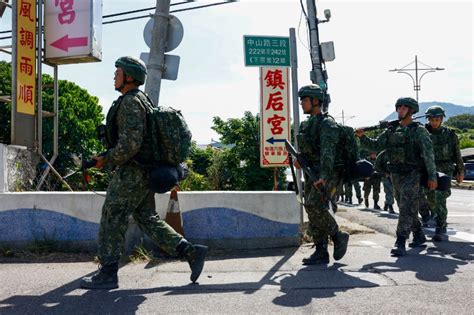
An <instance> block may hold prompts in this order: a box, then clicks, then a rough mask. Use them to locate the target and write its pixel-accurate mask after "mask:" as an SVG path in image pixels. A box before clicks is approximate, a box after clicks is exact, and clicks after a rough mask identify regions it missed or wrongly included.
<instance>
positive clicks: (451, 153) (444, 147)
mask: <svg viewBox="0 0 474 315" xmlns="http://www.w3.org/2000/svg"><path fill="white" fill-rule="evenodd" d="M425 128H426V130H428V132H429V133H430V138H431V141H432V142H433V150H434V157H435V163H436V168H437V169H438V170H439V171H441V172H449V174H448V175H450V176H451V175H452V172H453V171H455V172H456V175H459V174H464V162H463V160H462V157H461V150H460V149H459V139H458V136H457V135H456V134H455V133H454V131H453V130H452V129H450V128H448V127H445V126H441V127H439V128H436V129H433V128H432V127H431V125H430V124H426V125H425Z"/></svg>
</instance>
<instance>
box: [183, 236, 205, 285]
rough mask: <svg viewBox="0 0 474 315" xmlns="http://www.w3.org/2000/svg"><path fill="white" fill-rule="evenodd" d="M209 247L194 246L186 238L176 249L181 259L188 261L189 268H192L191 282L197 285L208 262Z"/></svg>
mask: <svg viewBox="0 0 474 315" xmlns="http://www.w3.org/2000/svg"><path fill="white" fill-rule="evenodd" d="M207 250H208V248H207V246H204V245H193V244H191V243H190V242H188V241H187V240H185V239H184V238H183V239H182V240H181V241H180V242H179V244H178V246H177V247H176V251H177V252H178V254H179V256H180V257H181V258H184V259H186V260H187V261H188V263H189V267H190V268H191V277H190V279H191V281H192V282H193V283H195V282H196V281H197V279H198V278H199V276H200V275H201V272H202V269H203V268H204V262H205V261H206V255H207Z"/></svg>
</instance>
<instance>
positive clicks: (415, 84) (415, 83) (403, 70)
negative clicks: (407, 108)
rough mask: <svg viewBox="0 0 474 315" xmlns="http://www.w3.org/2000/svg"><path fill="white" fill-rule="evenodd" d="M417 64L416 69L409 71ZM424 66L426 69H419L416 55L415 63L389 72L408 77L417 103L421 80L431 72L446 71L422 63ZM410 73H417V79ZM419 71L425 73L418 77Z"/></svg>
mask: <svg viewBox="0 0 474 315" xmlns="http://www.w3.org/2000/svg"><path fill="white" fill-rule="evenodd" d="M413 63H414V64H415V68H414V69H409V68H407V67H408V66H410V65H412V64H413ZM420 63H421V64H422V65H424V66H425V67H427V68H418V56H417V55H415V61H412V62H411V63H409V64H408V65H406V66H405V67H403V68H400V69H392V70H388V71H390V72H397V73H404V74H406V75H408V76H409V77H410V78H411V80H412V81H413V90H414V91H415V93H416V101H417V102H418V92H419V91H420V90H421V79H422V78H423V76H424V75H425V74H427V73H430V72H435V71H442V70H444V68H439V67H436V68H433V67H431V66H428V65H425V64H424V63H422V62H420ZM410 71H415V77H414V78H413V76H412V75H411V74H410V73H409V72H410ZM419 71H424V72H423V73H422V74H421V76H419V77H418V72H419Z"/></svg>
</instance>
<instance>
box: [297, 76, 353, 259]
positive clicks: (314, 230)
mask: <svg viewBox="0 0 474 315" xmlns="http://www.w3.org/2000/svg"><path fill="white" fill-rule="evenodd" d="M298 96H299V97H300V100H301V107H302V109H303V112H304V113H305V114H309V115H310V116H309V118H308V119H307V120H305V121H303V122H302V123H301V126H300V130H299V133H298V135H297V139H298V144H299V146H300V150H301V154H302V156H303V157H304V158H305V159H306V160H307V161H308V163H309V164H310V165H311V166H312V167H313V169H314V171H315V172H316V173H317V176H318V177H319V179H318V180H317V181H316V182H310V181H309V178H308V176H307V175H306V174H305V187H304V191H305V196H306V198H305V210H306V212H307V213H308V219H309V232H310V234H311V236H312V237H313V241H314V243H315V245H316V250H315V252H314V253H313V254H312V255H311V256H309V257H307V258H304V259H303V264H304V265H314V264H328V263H329V254H328V236H330V237H331V239H332V241H333V242H334V253H333V257H334V259H335V260H339V259H341V258H342V257H343V256H344V254H345V253H346V250H347V244H348V242H349V234H348V233H345V232H341V231H340V230H339V226H338V225H337V223H336V220H335V218H334V215H333V214H332V213H330V209H329V201H330V200H331V199H332V198H333V197H334V194H335V193H336V187H337V185H338V183H339V182H340V181H341V170H340V169H339V168H338V167H336V165H339V164H338V163H339V162H341V161H337V160H336V144H337V143H338V141H339V136H340V132H341V131H340V129H339V127H338V126H337V124H336V122H335V121H334V119H333V118H332V117H330V116H328V115H327V114H326V113H322V111H321V107H322V102H323V100H324V93H323V91H322V90H321V88H320V87H319V86H318V85H315V84H312V85H307V86H304V87H302V88H301V89H300V90H299V91H298ZM295 166H296V167H297V168H300V165H299V163H297V162H296V163H295Z"/></svg>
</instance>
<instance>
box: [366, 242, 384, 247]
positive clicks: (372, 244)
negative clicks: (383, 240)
mask: <svg viewBox="0 0 474 315" xmlns="http://www.w3.org/2000/svg"><path fill="white" fill-rule="evenodd" d="M360 242H361V243H362V244H364V245H366V246H370V247H372V248H383V246H380V245H377V243H374V242H371V241H360Z"/></svg>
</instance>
